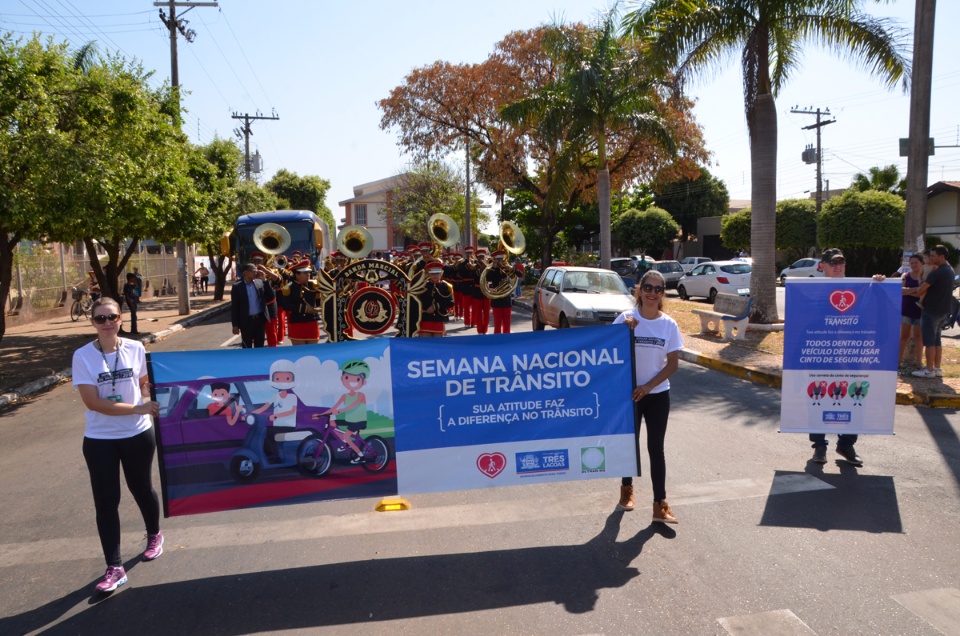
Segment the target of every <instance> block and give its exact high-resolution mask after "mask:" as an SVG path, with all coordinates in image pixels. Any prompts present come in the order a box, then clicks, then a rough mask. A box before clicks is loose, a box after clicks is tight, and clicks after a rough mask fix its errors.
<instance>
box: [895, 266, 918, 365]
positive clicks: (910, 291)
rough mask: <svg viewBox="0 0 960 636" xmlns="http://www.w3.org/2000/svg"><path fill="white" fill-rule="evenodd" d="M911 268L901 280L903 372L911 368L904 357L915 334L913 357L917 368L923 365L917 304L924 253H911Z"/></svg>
mask: <svg viewBox="0 0 960 636" xmlns="http://www.w3.org/2000/svg"><path fill="white" fill-rule="evenodd" d="M909 263H910V268H909V269H908V270H907V271H906V273H905V274H903V276H901V277H900V280H901V282H902V284H903V292H902V301H901V305H900V352H899V355H898V357H897V359H898V360H899V361H900V369H901V372H905V371H904V370H905V369H909V365H910V362H908V361H907V360H906V359H905V358H904V353H905V352H906V350H907V342H909V341H910V336H911V335H912V336H913V358H914V360H915V361H916V362H915V366H916V368H917V369H919V368H920V367H922V366H923V362H922V357H921V356H922V355H923V345H922V344H921V338H922V336H921V334H920V306H919V305H918V304H917V298H919V296H918V295H917V291H918V290H919V289H920V284H921V283H922V282H923V255H922V254H911V255H910V261H909Z"/></svg>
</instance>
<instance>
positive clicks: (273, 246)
mask: <svg viewBox="0 0 960 636" xmlns="http://www.w3.org/2000/svg"><path fill="white" fill-rule="evenodd" d="M290 243H291V238H290V232H288V231H287V228H285V227H283V226H282V225H277V224H276V223H264V224H262V225H258V226H257V229H255V230H254V231H253V244H254V245H256V246H257V249H258V250H260V251H261V252H263V253H264V254H282V253H284V252H286V251H287V250H288V249H290Z"/></svg>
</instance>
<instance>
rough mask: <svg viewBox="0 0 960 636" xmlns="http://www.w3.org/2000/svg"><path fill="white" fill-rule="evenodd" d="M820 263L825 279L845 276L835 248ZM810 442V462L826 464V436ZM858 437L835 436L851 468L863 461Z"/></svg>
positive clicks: (819, 435)
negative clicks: (858, 449)
mask: <svg viewBox="0 0 960 636" xmlns="http://www.w3.org/2000/svg"><path fill="white" fill-rule="evenodd" d="M820 263H821V267H822V269H823V275H824V277H826V278H845V277H846V275H847V259H846V258H845V257H844V256H843V252H841V251H840V250H839V249H838V248H836V247H831V248H829V249H826V250H824V251H823V254H821V255H820ZM873 280H875V281H876V282H878V283H880V282H883V281H884V280H886V276H884V275H883V274H875V275H874V276H873ZM809 439H810V442H811V444H812V446H813V457H812V458H811V459H810V461H812V462H814V463H815V464H826V463H827V436H826V434H825V433H810V438H809ZM857 439H858V436H857V435H850V434H846V435H845V434H843V433H841V434H838V435H837V454H838V455H840V456H841V457H843V459H844V460H846V462H847V463H848V464H852V465H853V466H863V460H862V459H861V458H860V456H859V455H857V451H856V449H854V447H853V445H854V444H856V443H857Z"/></svg>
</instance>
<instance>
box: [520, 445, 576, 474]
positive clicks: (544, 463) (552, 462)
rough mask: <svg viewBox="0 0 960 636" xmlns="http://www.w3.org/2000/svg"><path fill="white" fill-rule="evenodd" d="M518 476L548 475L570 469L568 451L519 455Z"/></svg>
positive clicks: (535, 452) (531, 452)
mask: <svg viewBox="0 0 960 636" xmlns="http://www.w3.org/2000/svg"><path fill="white" fill-rule="evenodd" d="M516 458H517V474H518V475H523V474H530V473H546V472H555V471H564V470H569V469H570V460H569V456H568V455H567V449H565V448H563V449H559V450H547V451H530V452H527V453H517V454H516Z"/></svg>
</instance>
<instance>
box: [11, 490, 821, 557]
mask: <svg viewBox="0 0 960 636" xmlns="http://www.w3.org/2000/svg"><path fill="white" fill-rule="evenodd" d="M832 488H833V486H831V485H829V484H827V483H825V482H823V481H821V480H819V479H817V478H816V477H813V476H811V475H808V474H806V473H788V474H779V475H777V476H776V477H775V478H774V479H772V480H770V479H735V480H728V481H717V482H710V483H705V484H686V485H678V486H672V487H671V494H670V502H671V503H672V504H673V505H674V506H682V505H694V504H701V503H714V502H719V501H730V500H734V499H747V498H755V497H766V496H768V495H779V494H787V493H793V492H804V491H811V490H825V489H832ZM603 492H604V495H603V496H601V495H599V494H598V492H597V491H596V490H594V491H591V492H587V493H578V494H573V495H566V496H562V497H552V498H545V499H540V500H538V501H537V505H535V506H533V505H530V500H529V499H528V498H519V499H516V500H513V501H496V502H489V503H481V504H468V505H458V506H435V507H417V504H416V499H415V498H414V500H413V502H412V503H413V510H410V511H405V512H391V513H382V512H373V511H371V512H368V513H359V514H347V515H315V516H313V517H307V518H302V517H300V518H296V519H287V520H282V521H257V522H236V523H229V524H217V525H201V524H199V523H196V522H195V525H193V526H190V527H182V528H176V529H175V530H173V529H171V530H169V531H168V532H167V537H166V540H167V543H166V546H169V547H173V546H179V547H181V548H185V549H203V548H218V547H223V546H224V545H231V546H244V545H260V544H262V543H263V537H264V536H269V537H270V539H271V541H273V542H277V543H279V542H281V541H304V540H311V539H321V538H329V537H342V536H354V535H358V534H376V533H387V532H417V531H423V530H436V529H443V528H452V527H465V526H486V525H494V524H506V523H523V522H527V521H543V520H544V519H565V518H570V517H579V516H592V515H596V516H602V515H607V514H609V513H610V511H611V510H613V507H614V504H615V503H616V494H617V493H616V489H615V488H614V487H613V486H610V488H609V489H607V490H604V491H603ZM408 498H410V497H408ZM640 514H642V513H640ZM174 542H175V543H174ZM96 544H97V539H96V538H94V537H93V536H91V537H90V538H88V539H82V538H81V539H77V538H70V539H47V540H43V541H34V542H28V543H8V544H4V545H0V568H5V567H15V566H18V565H28V564H31V563H53V562H59V561H68V560H74V559H75V560H81V559H89V558H91V556H92V554H94V550H93V547H92V546H95V545H96ZM141 550H143V539H142V538H141V537H137V536H136V535H132V536H129V535H128V537H127V538H126V539H124V541H123V546H122V552H123V554H136V553H138V552H140V551H141Z"/></svg>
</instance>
